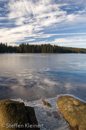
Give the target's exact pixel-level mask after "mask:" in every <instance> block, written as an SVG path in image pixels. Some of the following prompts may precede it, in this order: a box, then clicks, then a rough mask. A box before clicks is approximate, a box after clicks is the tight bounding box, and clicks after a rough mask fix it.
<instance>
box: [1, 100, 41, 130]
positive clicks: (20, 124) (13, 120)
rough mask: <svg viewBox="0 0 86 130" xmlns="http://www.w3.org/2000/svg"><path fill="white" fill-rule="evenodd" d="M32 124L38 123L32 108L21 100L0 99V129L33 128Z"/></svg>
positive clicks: (31, 129)
mask: <svg viewBox="0 0 86 130" xmlns="http://www.w3.org/2000/svg"><path fill="white" fill-rule="evenodd" d="M33 124H35V125H38V123H37V120H36V117H35V112H34V109H33V108H31V107H25V105H24V103H23V102H16V101H11V100H8V99H5V100H1V101H0V130H7V129H8V130H19V129H23V130H34V128H32V125H33ZM36 130H39V129H38V128H37V129H36Z"/></svg>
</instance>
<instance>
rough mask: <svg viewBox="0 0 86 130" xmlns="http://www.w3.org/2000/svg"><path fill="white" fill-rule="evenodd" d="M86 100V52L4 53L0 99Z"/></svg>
mask: <svg viewBox="0 0 86 130" xmlns="http://www.w3.org/2000/svg"><path fill="white" fill-rule="evenodd" d="M58 94H73V95H75V96H77V97H79V98H82V99H83V100H86V54H0V99H5V98H9V99H15V98H21V99H25V100H27V101H32V100H38V99H40V98H41V97H45V98H51V97H56V96H57V95H58Z"/></svg>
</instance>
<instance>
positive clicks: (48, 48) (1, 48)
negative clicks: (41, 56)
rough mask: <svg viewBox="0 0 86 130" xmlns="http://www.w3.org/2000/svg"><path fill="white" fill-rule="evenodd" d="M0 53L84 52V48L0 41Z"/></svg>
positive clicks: (85, 51) (85, 50)
mask: <svg viewBox="0 0 86 130" xmlns="http://www.w3.org/2000/svg"><path fill="white" fill-rule="evenodd" d="M0 53H86V49H84V48H73V47H61V46H58V45H50V44H42V45H30V44H28V43H27V44H25V43H21V44H20V45H19V46H8V45H7V44H3V43H0Z"/></svg>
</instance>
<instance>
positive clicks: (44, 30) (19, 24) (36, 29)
mask: <svg viewBox="0 0 86 130" xmlns="http://www.w3.org/2000/svg"><path fill="white" fill-rule="evenodd" d="M0 42H2V43H7V44H8V45H12V46H14V45H19V44H21V43H29V44H37V45H39V44H51V45H59V46H66V47H79V48H86V0H0Z"/></svg>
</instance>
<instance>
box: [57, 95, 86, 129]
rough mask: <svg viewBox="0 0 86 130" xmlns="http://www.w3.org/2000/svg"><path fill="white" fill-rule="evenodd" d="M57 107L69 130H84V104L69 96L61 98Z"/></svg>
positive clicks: (85, 107)
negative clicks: (68, 125)
mask: <svg viewBox="0 0 86 130" xmlns="http://www.w3.org/2000/svg"><path fill="white" fill-rule="evenodd" d="M57 105H58V109H59V111H60V112H61V114H62V115H63V116H64V118H65V119H66V121H67V122H68V123H69V124H70V128H71V130H86V103H84V102H82V101H80V100H78V99H76V98H74V97H71V96H61V97H59V98H58V101H57Z"/></svg>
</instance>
